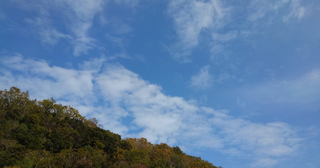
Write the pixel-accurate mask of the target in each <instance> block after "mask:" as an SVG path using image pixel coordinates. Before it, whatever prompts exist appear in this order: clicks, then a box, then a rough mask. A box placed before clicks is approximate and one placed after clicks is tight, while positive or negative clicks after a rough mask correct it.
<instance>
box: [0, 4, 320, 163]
mask: <svg viewBox="0 0 320 168" xmlns="http://www.w3.org/2000/svg"><path fill="white" fill-rule="evenodd" d="M319 16H320V1H318V0H227V1H222V0H170V1H168V0H41V1H38V0H30V1H24V0H10V1H1V2H0V89H1V90H4V89H10V87H12V86H15V87H18V88H20V89H21V90H22V91H29V95H30V97H31V98H32V99H37V100H42V99H47V98H50V97H53V98H54V99H55V100H56V101H57V103H60V104H63V105H71V106H73V107H75V108H76V109H78V110H79V112H80V114H82V115H84V116H86V118H97V119H98V121H99V123H100V124H102V125H103V128H104V129H108V130H111V131H112V132H114V133H117V134H120V135H121V136H122V138H125V137H136V138H141V137H145V138H147V139H148V141H150V142H152V143H167V144H168V145H170V146H179V147H180V148H181V149H182V150H183V151H184V152H185V153H187V154H189V155H193V156H198V157H201V158H202V159H204V160H208V161H209V162H211V163H213V164H214V165H216V166H222V167H224V168H234V167H237V168H248V167H253V168H259V167H268V168H275V167H291V168H301V167H304V168H318V167H320V122H319V121H320V19H319Z"/></svg>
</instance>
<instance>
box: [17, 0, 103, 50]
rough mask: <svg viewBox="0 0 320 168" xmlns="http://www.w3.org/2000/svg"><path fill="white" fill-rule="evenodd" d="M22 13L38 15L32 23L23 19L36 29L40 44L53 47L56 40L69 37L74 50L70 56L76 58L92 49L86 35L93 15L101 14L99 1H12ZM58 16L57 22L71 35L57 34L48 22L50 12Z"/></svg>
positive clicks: (91, 43)
mask: <svg viewBox="0 0 320 168" xmlns="http://www.w3.org/2000/svg"><path fill="white" fill-rule="evenodd" d="M16 2H17V3H18V4H19V6H20V7H22V9H25V10H29V11H34V12H37V13H38V16H37V17H36V18H35V19H30V18H27V19H26V21H27V22H29V23H31V24H33V25H34V28H36V29H38V30H39V31H37V32H38V33H39V35H40V36H41V37H42V41H43V42H46V43H49V44H52V45H54V44H55V43H56V42H57V41H58V39H59V38H70V39H71V37H72V44H73V46H74V51H73V54H74V55H75V56H79V55H81V54H86V53H87V52H88V50H90V49H92V48H93V47H95V39H94V38H92V37H90V36H89V35H88V31H89V29H90V28H91V27H92V22H93V19H94V17H95V15H96V14H98V13H99V12H101V11H102V9H103V4H104V1H102V0H79V1H73V0H67V1H60V0H58V1H40V2H39V1H28V2H24V1H20V0H17V1H16ZM53 11H54V12H58V13H60V17H61V20H60V21H59V22H64V24H65V25H67V26H66V27H67V29H68V30H70V31H71V32H72V33H71V34H68V35H66V34H65V33H61V32H60V31H59V30H58V28H55V27H54V26H53V25H54V24H50V23H49V22H55V20H52V19H53V17H52V16H51V13H52V12H53Z"/></svg>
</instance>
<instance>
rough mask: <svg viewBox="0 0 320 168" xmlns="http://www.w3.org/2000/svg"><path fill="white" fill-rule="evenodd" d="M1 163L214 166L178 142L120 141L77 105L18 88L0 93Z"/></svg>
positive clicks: (27, 167) (14, 166)
mask: <svg viewBox="0 0 320 168" xmlns="http://www.w3.org/2000/svg"><path fill="white" fill-rule="evenodd" d="M0 167H5V168H9V167H11V168H18V167H20V168H35V167H37V168H42V167H43V168H55V167H57V168H58V167H65V168H69V167H70V168H78V167H79V168H80V167H81V168H91V167H92V168H93V167H94V168H99V167H114V168H127V167H128V168H164V167H172V168H189V167H190V168H194V167H204V168H217V167H216V166H214V165H213V164H212V163H209V162H208V161H204V160H202V159H201V158H199V157H194V156H189V155H186V154H185V153H184V152H183V151H182V150H181V149H180V148H179V147H178V146H176V147H170V146H168V145H167V144H165V143H161V144H152V143H150V142H148V141H147V139H145V138H140V139H137V138H125V139H121V136H120V135H118V134H115V133H112V132H110V131H109V130H105V129H102V127H101V126H100V125H98V121H97V120H96V119H95V118H93V119H86V118H85V117H83V116H81V115H80V114H79V112H78V111H77V110H76V109H75V108H72V107H70V106H63V105H61V104H57V103H56V101H55V100H54V99H53V98H50V99H45V100H41V101H38V100H31V99H30V98H29V95H28V92H21V91H20V89H18V88H16V87H11V88H10V90H1V91H0Z"/></svg>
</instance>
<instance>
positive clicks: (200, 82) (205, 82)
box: [190, 65, 213, 89]
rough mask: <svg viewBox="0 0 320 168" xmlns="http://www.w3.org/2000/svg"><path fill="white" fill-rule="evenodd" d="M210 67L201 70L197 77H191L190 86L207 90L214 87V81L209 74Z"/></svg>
mask: <svg viewBox="0 0 320 168" xmlns="http://www.w3.org/2000/svg"><path fill="white" fill-rule="evenodd" d="M209 70H210V66H209V65H207V66H205V67H203V68H201V69H200V72H199V73H198V74H197V75H194V76H192V77H191V80H190V85H191V86H193V87H196V88H201V89H206V88H209V87H210V86H211V85H212V82H213V79H212V77H211V75H210V74H209Z"/></svg>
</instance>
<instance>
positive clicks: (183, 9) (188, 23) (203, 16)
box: [168, 0, 226, 60]
mask: <svg viewBox="0 0 320 168" xmlns="http://www.w3.org/2000/svg"><path fill="white" fill-rule="evenodd" d="M168 13H169V15H170V16H172V18H173V20H174V25H175V29H176V32H177V37H178V40H179V42H178V43H177V44H176V45H175V46H174V47H173V51H172V53H173V55H174V57H175V58H178V59H182V60H188V58H187V56H188V55H190V54H191V52H192V49H193V48H194V47H196V46H197V45H198V44H199V36H200V33H201V32H203V31H206V30H215V29H218V28H220V27H221V26H222V25H223V24H224V20H223V18H224V16H225V15H226V9H225V8H224V7H223V6H222V5H221V3H220V1H219V0H210V1H194V0H174V1H171V2H170V3H169V8H168Z"/></svg>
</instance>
